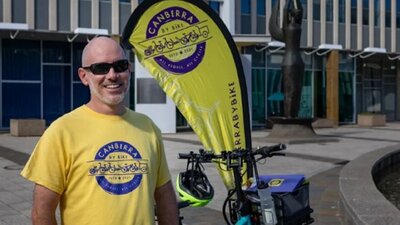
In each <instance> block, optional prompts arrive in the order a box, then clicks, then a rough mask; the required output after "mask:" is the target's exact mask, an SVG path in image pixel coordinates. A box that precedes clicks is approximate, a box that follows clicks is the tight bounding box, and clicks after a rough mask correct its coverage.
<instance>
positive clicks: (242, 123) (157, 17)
mask: <svg viewBox="0 0 400 225" xmlns="http://www.w3.org/2000/svg"><path fill="white" fill-rule="evenodd" d="M122 44H123V45H124V47H126V48H132V49H133V51H134V52H135V55H136V56H137V58H138V60H139V62H140V63H141V64H142V65H143V66H144V67H145V68H146V69H147V70H148V71H149V72H150V74H151V75H152V76H154V78H155V79H156V80H157V81H158V83H159V85H160V86H161V88H162V89H163V90H164V92H166V94H167V95H168V96H169V97H170V98H171V99H172V100H173V101H174V102H175V104H176V106H177V107H178V109H179V111H180V112H181V113H182V115H183V116H184V117H185V118H186V120H187V122H188V123H189V124H190V126H191V127H192V129H193V131H194V132H195V133H196V134H197V135H198V137H199V139H200V141H201V142H202V144H203V146H204V148H205V149H206V150H212V151H213V152H214V153H220V152H221V151H225V150H226V151H231V150H234V149H251V132H250V121H249V120H250V119H249V111H248V110H249V109H248V102H247V89H246V83H245V77H244V72H243V68H242V63H241V60H240V56H239V53H238V51H237V48H236V45H235V43H234V41H233V39H232V36H231V35H230V33H229V31H228V29H227V28H226V27H225V24H224V23H223V22H222V20H221V19H220V18H219V16H218V15H217V14H216V13H215V12H214V11H213V10H212V9H211V8H210V7H209V6H208V5H207V4H206V3H204V2H203V1H200V0H146V1H144V2H143V3H141V4H140V5H139V6H138V7H137V8H136V9H135V11H134V12H133V13H132V15H131V17H130V18H129V20H128V22H127V24H126V27H125V29H124V32H123V34H122ZM220 174H221V177H222V180H223V182H224V184H225V185H226V187H227V188H229V189H230V188H233V187H234V180H233V175H232V173H231V172H228V171H224V170H221V169H220Z"/></svg>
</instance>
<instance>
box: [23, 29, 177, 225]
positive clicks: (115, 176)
mask: <svg viewBox="0 0 400 225" xmlns="http://www.w3.org/2000/svg"><path fill="white" fill-rule="evenodd" d="M78 74H79V77H80V79H81V81H82V83H83V84H84V85H86V86H89V89H90V93H91V98H90V101H89V102H88V103H87V104H86V105H83V106H81V107H79V108H77V109H75V110H73V111H72V112H70V113H68V114H66V115H64V116H62V117H61V118H59V119H58V120H56V121H55V122H53V123H52V124H51V126H50V127H49V128H48V129H47V130H46V132H45V133H44V134H43V136H42V137H41V139H40V140H39V142H38V144H37V145H36V147H35V150H34V152H33V154H32V155H31V158H30V159H29V161H28V163H27V165H26V166H25V168H24V169H23V171H22V172H21V175H22V176H23V177H25V178H27V179H28V180H30V181H32V182H34V183H35V190H34V199H33V209H32V222H33V224H34V225H48V224H51V225H54V224H56V219H55V211H56V208H57V205H58V204H59V205H60V211H61V223H62V224H64V225H75V224H79V225H85V224H88V225H89V224H90V225H91V224H93V225H125V224H126V225H128V224H129V225H146V224H154V217H155V215H154V204H156V206H157V210H156V211H157V218H158V224H164V225H165V224H178V212H177V205H176V197H175V194H174V190H173V187H172V184H171V181H170V174H169V171H168V166H167V162H166V158H165V154H164V149H163V144H162V140H161V134H160V131H159V129H158V128H157V127H156V126H155V125H154V124H153V122H152V121H151V120H150V119H149V118H148V117H146V116H144V115H142V114H138V113H135V112H133V111H131V110H129V109H128V108H126V107H125V106H124V105H123V103H122V101H123V99H124V96H125V95H126V93H127V92H128V89H129V83H130V65H129V63H128V61H127V60H126V56H125V54H124V52H123V50H122V49H121V47H120V46H119V45H118V43H116V42H115V41H114V40H112V39H110V38H107V37H98V38H95V39H93V40H92V41H90V42H89V43H88V44H87V46H86V47H85V48H84V50H83V53H82V68H79V70H78Z"/></svg>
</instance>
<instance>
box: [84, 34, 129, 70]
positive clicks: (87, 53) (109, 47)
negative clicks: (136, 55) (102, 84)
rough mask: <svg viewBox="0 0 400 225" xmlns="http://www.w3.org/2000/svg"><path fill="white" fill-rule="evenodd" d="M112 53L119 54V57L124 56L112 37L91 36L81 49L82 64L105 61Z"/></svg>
mask: <svg viewBox="0 0 400 225" xmlns="http://www.w3.org/2000/svg"><path fill="white" fill-rule="evenodd" d="M112 54H116V55H120V58H124V59H125V58H126V56H125V53H124V51H123V49H122V48H121V46H120V45H119V44H118V43H117V42H116V41H114V40H113V39H111V38H109V37H96V38H93V39H92V40H91V41H90V42H89V43H88V44H87V45H86V46H85V48H84V49H83V52H82V66H89V65H91V64H93V63H98V62H107V60H106V59H107V56H108V55H112Z"/></svg>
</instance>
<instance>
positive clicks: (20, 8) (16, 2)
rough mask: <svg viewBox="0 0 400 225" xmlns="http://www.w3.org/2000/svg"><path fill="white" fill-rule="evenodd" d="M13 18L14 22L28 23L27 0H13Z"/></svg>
mask: <svg viewBox="0 0 400 225" xmlns="http://www.w3.org/2000/svg"><path fill="white" fill-rule="evenodd" d="M11 8H12V14H11V16H12V18H11V21H12V22H13V23H26V12H25V9H26V2H25V0H13V1H11Z"/></svg>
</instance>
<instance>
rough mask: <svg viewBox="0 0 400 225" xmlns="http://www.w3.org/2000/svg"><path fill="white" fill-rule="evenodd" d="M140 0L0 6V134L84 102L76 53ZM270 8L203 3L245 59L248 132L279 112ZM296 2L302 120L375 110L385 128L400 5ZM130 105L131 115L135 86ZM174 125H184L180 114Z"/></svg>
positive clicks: (112, 28)
mask: <svg viewBox="0 0 400 225" xmlns="http://www.w3.org/2000/svg"><path fill="white" fill-rule="evenodd" d="M142 1H143V0H0V38H1V42H0V51H1V55H0V129H8V127H9V120H10V119H12V118H42V119H45V120H46V122H47V124H49V123H51V122H52V121H54V120H55V119H56V118H57V117H59V116H60V115H62V114H64V113H66V112H68V111H71V110H72V109H74V108H76V107H78V106H80V105H82V104H84V103H85V102H87V101H88V98H89V92H88V90H87V88H86V87H84V86H83V85H82V84H81V83H80V81H79V77H78V75H77V68H78V67H79V66H80V62H81V58H80V57H81V56H80V55H81V53H82V49H83V47H84V46H85V44H86V43H87V41H88V40H90V39H91V38H93V37H94V36H96V35H109V36H112V37H113V38H115V39H118V38H119V36H120V34H121V33H122V31H123V28H124V26H125V23H126V21H127V20H128V18H129V16H130V14H131V12H132V11H133V10H134V9H135V8H136V7H137V6H138V4H140V3H141V2H142ZM277 1H279V2H280V4H281V5H284V3H285V0H209V1H206V2H207V3H208V4H209V5H210V7H212V8H213V9H214V10H215V12H216V13H218V14H219V15H220V17H221V18H222V20H223V21H224V23H225V25H226V26H227V28H228V30H229V31H230V32H231V34H232V36H233V38H234V41H235V42H236V44H237V46H238V49H239V51H240V53H241V54H250V55H251V56H252V73H251V74H252V82H251V84H248V85H251V90H252V96H251V99H252V109H251V113H252V120H253V126H254V127H255V126H257V127H265V126H266V125H267V122H266V119H267V118H268V117H270V116H273V115H282V113H283V102H282V79H281V68H280V64H281V61H282V57H283V51H284V45H282V43H279V42H276V41H275V40H273V39H271V37H270V34H269V31H268V22H269V17H270V15H271V11H272V7H273V6H274V5H275V4H276V3H277ZM301 2H302V6H303V9H304V15H303V26H302V27H303V29H302V38H301V48H302V56H303V60H304V62H305V65H306V67H305V74H304V75H305V76H304V81H303V89H302V96H301V109H300V112H299V116H300V117H314V118H328V119H331V120H332V121H334V123H336V124H346V123H350V124H351V123H356V116H357V114H358V113H362V112H374V113H383V114H385V115H386V118H387V120H388V121H396V120H400V100H399V96H400V88H399V87H400V75H399V74H400V64H399V58H400V2H397V0H301ZM280 13H282V10H281V12H280ZM131 61H132V62H134V56H133V55H132V57H131ZM134 75H135V74H134V73H133V76H134ZM134 80H135V79H132V82H134ZM131 87H135V86H134V85H131ZM127 104H128V105H129V106H130V107H131V108H134V107H135V90H134V88H132V89H131V92H130V98H128V99H127ZM177 126H178V127H182V126H183V127H184V126H187V125H186V124H185V120H184V119H183V118H182V116H181V115H180V114H179V113H178V115H177Z"/></svg>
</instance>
